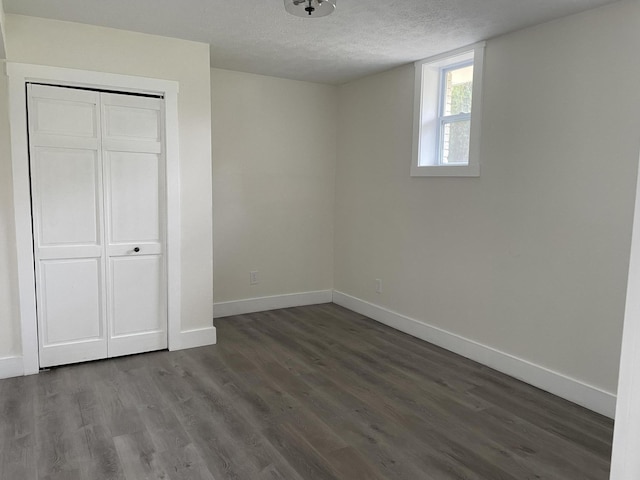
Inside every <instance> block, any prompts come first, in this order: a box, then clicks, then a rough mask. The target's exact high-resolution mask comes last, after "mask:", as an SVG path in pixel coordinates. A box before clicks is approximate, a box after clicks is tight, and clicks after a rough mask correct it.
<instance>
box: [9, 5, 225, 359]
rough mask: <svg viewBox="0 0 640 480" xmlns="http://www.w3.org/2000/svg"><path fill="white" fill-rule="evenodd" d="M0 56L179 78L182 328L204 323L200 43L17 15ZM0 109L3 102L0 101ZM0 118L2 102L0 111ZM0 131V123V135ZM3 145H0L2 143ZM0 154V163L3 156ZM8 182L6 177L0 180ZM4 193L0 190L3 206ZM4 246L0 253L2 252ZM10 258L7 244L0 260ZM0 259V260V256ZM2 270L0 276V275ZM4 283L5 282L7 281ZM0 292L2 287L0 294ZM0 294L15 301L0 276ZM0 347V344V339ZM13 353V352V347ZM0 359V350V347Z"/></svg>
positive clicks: (208, 262)
mask: <svg viewBox="0 0 640 480" xmlns="http://www.w3.org/2000/svg"><path fill="white" fill-rule="evenodd" d="M6 27H7V28H6V30H7V32H6V33H7V45H8V51H9V53H10V55H9V56H8V61H11V62H21V63H31V64H40V65H50V66H57V67H68V68H76V69H83V70H94V71H101V72H108V73H118V74H127V75H139V76H145V77H155V78H161V79H168V80H176V81H178V82H180V93H179V95H178V120H179V141H180V163H181V168H180V175H181V197H180V200H181V217H182V218H181V220H182V229H181V241H182V245H181V255H182V271H181V283H182V307H181V308H182V312H181V313H182V314H181V317H182V324H181V328H182V330H190V329H196V328H204V327H210V326H211V324H212V318H213V287H212V282H213V252H212V248H211V244H212V207H211V112H210V109H211V105H210V84H209V47H208V45H206V44H201V43H196V42H188V41H183V40H177V39H171V38H164V37H157V36H152V35H144V34H138V33H133V32H125V31H121V30H114V29H109V28H102V27H94V26H89V25H81V24H76V23H69V22H59V21H53V20H45V19H40V18H33V17H24V16H17V15H7V16H6ZM0 107H4V105H0ZM0 114H1V115H6V107H5V108H0ZM1 121H2V120H0V122H1ZM5 130H6V125H5V128H2V125H0V131H2V132H3V133H2V135H3V136H4V135H6V134H5V133H4V132H5ZM3 145H4V142H3ZM2 158H3V162H2V168H3V169H7V168H9V167H6V166H5V163H6V160H5V158H4V156H3V157H2ZM0 181H1V182H2V183H3V187H4V183H5V182H8V184H10V182H11V180H10V176H9V175H6V176H5V175H2V179H1V180H0ZM10 201H11V200H10V193H6V190H5V189H4V188H3V190H2V194H1V195H0V202H2V204H1V210H0V211H2V215H3V217H0V221H1V222H3V224H2V229H3V230H4V229H7V230H8V231H10V230H11V226H10V225H8V226H5V225H4V223H5V222H8V220H7V219H5V218H4V216H5V215H6V213H5V211H11V210H12V208H13V207H12V206H10ZM5 250H6V251H5ZM3 257H5V258H7V261H8V262H9V263H11V262H14V261H15V252H14V251H13V249H12V246H11V242H8V243H7V244H6V245H5V243H4V242H3V243H2V247H0V259H2V258H3ZM0 261H2V260H0ZM2 275H5V274H4V272H3V274H2ZM9 285H10V284H9ZM3 290H4V291H3ZM0 292H2V293H0V298H4V297H10V298H11V299H12V302H13V301H14V300H13V299H14V298H15V291H9V292H7V285H4V282H3V280H0ZM0 315H1V316H0V331H1V332H3V336H4V332H5V331H12V329H16V328H18V326H17V325H18V324H17V321H18V320H17V318H16V316H15V311H14V312H9V313H7V312H5V311H4V308H3V310H0ZM0 345H1V344H0ZM12 350H13V351H19V350H20V348H19V347H18V346H16V345H14V346H13V347H12ZM0 356H2V351H0Z"/></svg>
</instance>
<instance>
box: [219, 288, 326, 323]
mask: <svg viewBox="0 0 640 480" xmlns="http://www.w3.org/2000/svg"><path fill="white" fill-rule="evenodd" d="M332 298H333V291H332V290H318V291H315V292H302V293H290V294H286V295H274V296H272V297H258V298H248V299H246V300H234V301H231V302H220V303H214V304H213V317H214V318H221V317H230V316H232V315H244V314H245V313H254V312H264V311H267V310H276V309H278V308H289V307H301V306H303V305H317V304H319V303H330V302H331V300H332Z"/></svg>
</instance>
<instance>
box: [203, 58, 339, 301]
mask: <svg viewBox="0 0 640 480" xmlns="http://www.w3.org/2000/svg"><path fill="white" fill-rule="evenodd" d="M336 102H337V89H336V87H333V86H328V85H320V84H316V83H308V82H300V81H294V80H285V79H281V78H274V77H266V76H261V75H253V74H247V73H239V72H232V71H228V70H219V69H213V70H212V71H211V112H212V127H213V134H212V136H213V178H214V188H213V191H214V194H213V205H214V241H213V246H214V266H215V268H214V285H215V289H214V296H215V301H216V302H226V301H233V300H239V299H247V298H256V297H264V296H274V295H283V294H290V293H297V292H309V291H317V290H325V289H330V288H331V287H332V285H333V206H334V184H335V164H336V120H337V118H336V114H337V103H336ZM251 271H257V272H258V281H259V283H258V284H256V285H250V282H249V272H251Z"/></svg>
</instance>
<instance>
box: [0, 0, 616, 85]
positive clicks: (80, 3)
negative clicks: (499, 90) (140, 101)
mask: <svg viewBox="0 0 640 480" xmlns="http://www.w3.org/2000/svg"><path fill="white" fill-rule="evenodd" d="M606 3H611V0H338V3H337V7H338V8H337V9H336V11H335V13H334V14H332V15H330V16H328V17H323V18H317V19H304V18H299V17H295V16H292V15H289V14H288V13H286V12H285V10H284V4H283V1H282V0H135V1H132V0H4V6H5V11H6V12H7V13H17V14H23V15H32V16H37V17H46V18H53V19H58V20H67V21H72V22H81V23H88V24H93V25H102V26H107V27H113V28H120V29H124V30H133V31H137V32H144V33H151V34H156V35H164V36H169V37H177V38H183V39H187V40H195V41H199V42H204V43H209V44H210V45H211V66H213V67H218V68H225V69H230V70H239V71H244V72H253V73H260V74H264V75H273V76H277V77H286V78H292V79H298V80H307V81H314V82H322V83H334V84H340V83H344V82H347V81H349V80H353V79H355V78H359V77H362V76H365V75H368V74H371V73H375V72H379V71H383V70H387V69H389V68H392V67H395V66H397V65H401V64H404V63H408V62H411V61H414V60H418V59H421V58H425V57H428V56H431V55H434V54H437V53H442V52H445V51H448V50H452V49H454V48H457V47H461V46H464V45H468V44H471V43H474V42H476V41H479V40H485V39H488V38H491V37H494V36H496V35H500V34H503V33H507V32H510V31H513V30H517V29H520V28H523V27H526V26H530V25H534V24H536V23H541V22H544V21H547V20H551V19H553V18H557V17H561V16H564V15H568V14H571V13H576V12H579V11H582V10H586V9H589V8H593V7H596V6H599V5H603V4H606Z"/></svg>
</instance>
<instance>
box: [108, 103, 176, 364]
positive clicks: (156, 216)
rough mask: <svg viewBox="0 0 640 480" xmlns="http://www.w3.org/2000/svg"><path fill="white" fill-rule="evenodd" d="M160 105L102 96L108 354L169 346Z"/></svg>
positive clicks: (143, 350) (125, 353) (122, 353)
mask: <svg viewBox="0 0 640 480" xmlns="http://www.w3.org/2000/svg"><path fill="white" fill-rule="evenodd" d="M161 102H162V100H161V99H158V98H146V97H136V96H131V95H117V94H106V93H102V94H101V110H102V154H103V174H104V182H105V183H104V185H105V205H106V212H105V216H106V258H107V298H108V307H107V311H108V325H109V335H108V337H109V356H110V357H113V356H118V355H127V354H131V353H140V352H145V351H150V350H159V349H163V348H166V347H167V301H166V287H165V285H166V281H165V261H164V238H165V232H164V223H163V221H162V219H163V218H165V215H164V198H165V195H164V188H163V186H164V184H165V181H164V176H165V172H164V164H165V162H164V160H163V141H162V132H163V130H164V129H163V121H162V120H163V119H162V115H161V106H162V103H161Z"/></svg>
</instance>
